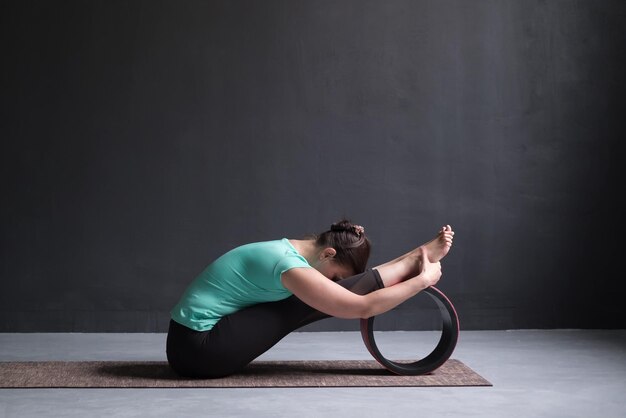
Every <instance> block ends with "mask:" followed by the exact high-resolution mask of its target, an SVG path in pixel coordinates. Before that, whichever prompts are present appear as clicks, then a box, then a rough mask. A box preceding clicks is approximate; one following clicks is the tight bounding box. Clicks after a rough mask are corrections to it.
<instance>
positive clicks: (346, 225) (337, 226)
mask: <svg viewBox="0 0 626 418" xmlns="http://www.w3.org/2000/svg"><path fill="white" fill-rule="evenodd" d="M330 230H331V231H333V232H343V231H345V232H352V233H353V234H355V235H356V236H358V237H361V236H362V235H363V234H364V233H365V228H363V227H362V226H361V225H353V224H352V223H351V222H350V221H347V220H345V219H344V220H342V221H339V222H335V223H334V224H332V225H331V226H330Z"/></svg>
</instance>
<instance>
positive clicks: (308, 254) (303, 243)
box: [289, 239, 318, 264]
mask: <svg viewBox="0 0 626 418" xmlns="http://www.w3.org/2000/svg"><path fill="white" fill-rule="evenodd" d="M289 242H290V243H291V245H293V247H294V248H295V249H296V251H297V252H298V254H300V255H301V256H302V257H304V258H305V259H306V261H308V263H309V264H311V263H312V262H313V261H314V260H315V259H316V256H317V252H318V249H317V246H316V245H315V240H312V239H290V240H289Z"/></svg>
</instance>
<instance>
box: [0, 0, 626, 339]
mask: <svg viewBox="0 0 626 418" xmlns="http://www.w3.org/2000/svg"><path fill="white" fill-rule="evenodd" d="M0 8H1V9H0V21H1V22H0V23H1V28H2V29H1V30H2V37H1V38H0V45H1V51H2V61H3V64H2V67H1V74H2V76H1V78H0V86H1V91H2V94H1V98H0V103H1V112H2V113H1V117H2V119H1V125H0V136H1V137H2V155H1V157H0V158H1V167H2V168H1V170H2V179H3V181H2V183H1V186H0V187H2V189H1V190H2V197H3V202H4V203H3V204H2V205H1V207H0V220H1V222H2V224H1V227H2V230H1V231H2V233H1V238H0V239H1V253H0V263H1V266H2V269H1V270H0V275H1V276H0V277H1V281H2V285H1V288H0V331H5V332H6V331H10V332H31V331H39V332H43V331H64V332H69V331H79V332H80V331H89V332H107V331H121V332H126V331H129V332H131V331H132V332H138V331H139V332H155V331H158V332H162V331H164V330H165V329H166V326H167V320H168V311H169V309H170V308H171V307H172V306H173V305H174V304H175V303H176V301H177V300H178V297H179V296H180V295H181V293H182V292H183V290H184V288H185V287H186V285H187V284H188V283H189V282H190V281H191V280H192V279H193V278H194V277H195V275H196V274H198V273H199V272H200V271H201V270H202V269H203V268H204V267H205V266H206V264H208V263H209V262H210V261H211V260H212V259H214V258H215V257H217V256H218V255H220V254H221V253H222V252H224V251H226V250H227V249H229V248H231V247H232V246H234V245H238V244H242V243H245V242H249V241H254V240H265V239H274V238H280V237H283V236H286V237H299V236H301V235H303V234H306V233H310V232H318V231H320V230H323V229H325V228H326V227H327V226H328V225H329V224H330V223H331V222H333V221H335V220H337V219H338V218H340V217H342V216H348V217H349V218H351V219H353V220H354V221H355V222H357V223H360V224H362V225H364V226H365V227H366V230H367V232H368V234H369V236H370V238H371V239H372V241H373V244H374V249H373V254H372V259H371V260H372V263H371V264H372V265H375V264H376V263H379V262H382V261H385V260H387V259H389V258H392V257H394V256H396V255H398V254H400V253H403V252H405V251H407V250H408V249H410V248H412V247H414V246H416V245H417V244H419V243H421V242H423V241H425V240H427V239H430V238H431V237H432V236H433V235H434V233H435V232H436V230H437V229H438V228H439V227H440V226H441V225H443V224H445V223H449V224H451V225H453V226H454V227H455V229H456V231H457V235H456V240H455V247H454V249H453V251H452V252H451V253H450V255H449V256H448V257H447V258H446V259H445V260H444V263H443V269H444V275H443V277H442V279H441V281H440V283H439V286H438V287H439V288H440V289H441V290H442V291H444V292H445V293H446V294H447V295H448V296H449V297H450V299H451V300H452V301H453V303H454V304H455V306H456V307H457V310H458V312H459V315H460V319H461V327H462V328H465V329H510V328H623V327H624V325H625V319H624V318H626V315H625V308H624V305H623V304H622V303H621V293H620V289H621V283H620V280H621V279H620V278H619V275H617V276H616V275H613V274H611V271H612V270H614V269H619V268H620V267H621V264H620V257H621V254H619V253H618V252H620V249H621V245H620V238H621V237H620V232H622V231H623V222H622V220H621V218H622V214H623V213H624V199H623V191H622V190H621V189H622V188H623V187H622V185H621V183H620V182H619V180H618V179H617V177H618V175H619V174H620V173H619V171H620V170H619V168H620V163H621V159H622V157H623V155H624V153H623V151H624V145H623V139H624V137H625V135H624V134H625V133H626V129H625V126H624V124H625V123H624V118H623V114H624V108H625V106H624V99H623V97H624V92H625V90H626V88H625V83H624V77H623V74H626V65H625V64H626V57H625V51H626V48H625V47H626V37H625V32H624V29H623V23H624V18H625V16H626V3H624V2H622V1H594V0H588V1H526V0H518V1H486V0H476V1H465V0H457V1H399V0H386V1H356V0H354V1H352V0H350V1H341V2H337V1H297V2H295V1H276V0H268V1H237V0H235V1H232V0H229V1H93V0H90V1H17V0H13V1H5V2H2V5H1V6H0ZM426 302H428V301H423V300H422V299H421V298H419V297H418V298H415V299H414V300H412V301H409V302H407V303H405V304H403V305H402V306H400V307H399V308H398V309H396V310H394V311H392V312H389V313H388V314H385V317H384V318H381V319H380V321H378V322H377V324H380V326H381V327H382V328H385V329H430V328H431V327H433V326H436V315H435V316H434V317H433V312H432V310H430V309H429V305H428V303H426ZM308 329H310V330H338V329H356V321H348V322H346V321H340V320H335V319H328V320H324V321H322V322H320V323H317V324H313V325H311V326H310V327H309V328H308Z"/></svg>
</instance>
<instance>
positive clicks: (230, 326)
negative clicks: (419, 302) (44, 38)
mask: <svg viewBox="0 0 626 418" xmlns="http://www.w3.org/2000/svg"><path fill="white" fill-rule="evenodd" d="M453 236H454V232H453V231H452V228H451V227H450V225H446V226H444V227H443V228H442V229H441V230H440V231H439V233H438V234H437V236H436V237H435V238H434V239H432V240H431V241H429V242H427V243H425V244H423V245H421V246H419V247H417V248H416V249H414V250H412V251H410V252H408V253H406V254H404V255H402V256H400V257H398V258H396V259H394V260H391V261H389V262H387V263H385V264H382V265H380V266H377V267H374V268H372V269H367V270H366V264H367V261H368V259H369V255H370V241H369V239H368V238H367V237H366V236H365V230H364V228H363V227H362V226H359V225H354V224H352V223H351V222H350V221H348V220H345V219H344V220H341V221H340V222H337V223H335V224H333V225H331V228H330V229H329V230H327V231H325V232H323V233H322V234H319V235H317V236H314V237H311V238H307V239H300V240H298V239H287V238H282V239H280V240H273V241H264V242H256V243H250V244H246V245H242V246H240V247H237V248H235V249H233V250H231V251H228V252H227V253H226V254H224V255H222V256H221V257H219V258H218V259H217V260H215V261H214V262H212V263H211V264H209V266H208V267H207V268H206V269H205V270H204V271H203V272H202V273H200V274H199V275H198V277H196V279H195V280H194V281H193V282H192V283H191V284H190V285H189V287H188V288H187V290H186V291H185V292H184V294H183V295H182V297H181V298H180V300H179V302H178V303H177V304H176V306H175V307H174V308H173V309H172V311H171V320H170V327H169V331H168V334H167V359H168V362H169V364H170V366H171V367H172V368H173V369H174V371H176V372H177V373H178V374H180V375H181V376H186V377H198V378H216V377H223V376H227V375H230V374H233V373H235V372H237V371H239V370H241V369H242V368H243V367H245V366H246V365H247V364H248V363H250V362H251V361H252V360H254V359H255V358H256V357H258V356H259V355H261V354H262V353H264V352H265V351H267V350H269V349H270V348H271V347H272V346H273V345H275V344H276V343H277V342H278V341H279V340H280V339H282V338H283V337H284V336H286V335H287V334H289V333H290V332H291V331H293V330H295V329H297V328H300V327H302V326H304V325H307V324H309V323H311V322H313V321H317V320H319V319H323V318H327V317H329V316H334V317H338V318H369V317H371V316H374V315H378V314H381V313H383V312H387V311H389V310H390V309H392V308H394V307H396V306H398V305H399V304H401V303H402V302H404V301H405V300H407V299H409V298H411V297H412V296H414V295H416V294H417V293H419V292H420V291H421V290H423V289H425V288H427V287H429V286H432V285H434V284H436V283H437V281H438V280H439V278H440V277H441V264H440V260H441V259H442V258H443V257H444V256H445V255H446V254H447V253H448V251H449V250H450V248H451V246H452V238H453Z"/></svg>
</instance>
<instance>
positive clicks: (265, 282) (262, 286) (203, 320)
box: [170, 238, 311, 331]
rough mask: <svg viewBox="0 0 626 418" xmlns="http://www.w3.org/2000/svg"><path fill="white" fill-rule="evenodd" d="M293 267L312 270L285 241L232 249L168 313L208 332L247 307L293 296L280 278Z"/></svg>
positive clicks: (252, 244)
mask: <svg viewBox="0 0 626 418" xmlns="http://www.w3.org/2000/svg"><path fill="white" fill-rule="evenodd" d="M295 267H308V268H311V266H310V265H309V263H308V262H307V261H306V259H305V258H304V257H302V256H301V255H300V254H298V252H297V251H296V249H295V248H294V247H293V245H291V243H290V242H289V240H288V239H287V238H283V239H280V240H274V241H264V242H255V243H251V244H245V245H242V246H240V247H237V248H234V249H232V250H230V251H229V252H227V253H226V254H224V255H222V256H221V257H219V258H218V259H217V260H215V261H214V262H212V263H211V264H209V265H208V267H206V269H204V271H203V272H202V273H200V274H199V275H198V276H197V277H196V278H195V279H194V280H193V282H192V283H191V284H190V285H189V287H187V289H186V290H185V292H184V293H183V295H182V297H181V298H180V300H179V302H178V304H176V306H174V308H173V309H172V310H171V311H170V314H171V318H172V319H173V320H174V321H176V322H178V323H179V324H182V325H185V326H187V327H189V328H191V329H194V330H196V331H207V330H210V329H211V328H213V326H214V325H215V324H216V323H217V321H219V320H220V318H222V317H223V316H225V315H229V314H232V313H233V312H236V311H238V310H240V309H242V308H245V307H246V306H250V305H254V304H257V303H262V302H273V301H277V300H281V299H285V298H288V297H289V296H291V295H292V293H291V292H290V291H289V290H287V289H286V288H285V287H284V286H283V285H282V283H281V281H280V276H281V274H283V273H284V272H285V271H287V270H289V269H292V268H295Z"/></svg>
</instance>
